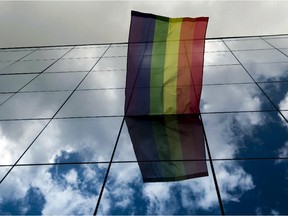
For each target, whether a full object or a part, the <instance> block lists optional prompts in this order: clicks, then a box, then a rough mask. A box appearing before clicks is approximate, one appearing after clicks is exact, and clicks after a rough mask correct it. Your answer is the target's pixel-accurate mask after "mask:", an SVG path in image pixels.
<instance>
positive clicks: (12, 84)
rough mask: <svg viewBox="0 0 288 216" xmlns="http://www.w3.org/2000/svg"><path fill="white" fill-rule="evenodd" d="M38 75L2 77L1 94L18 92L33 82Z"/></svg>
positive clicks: (0, 78)
mask: <svg viewBox="0 0 288 216" xmlns="http://www.w3.org/2000/svg"><path fill="white" fill-rule="evenodd" d="M35 76H36V74H25V75H1V76H0V92H17V91H18V90H19V89H20V88H22V87H23V86H24V85H26V84H27V83H28V82H29V81H31V80H32V79H33V78H34V77H35Z"/></svg>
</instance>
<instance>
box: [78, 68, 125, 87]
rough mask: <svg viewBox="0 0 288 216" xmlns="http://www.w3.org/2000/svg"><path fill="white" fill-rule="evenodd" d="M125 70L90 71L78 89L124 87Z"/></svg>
mask: <svg viewBox="0 0 288 216" xmlns="http://www.w3.org/2000/svg"><path fill="white" fill-rule="evenodd" d="M125 85H126V71H101V72H91V73H90V74H89V75H88V76H87V77H86V78H85V80H84V81H83V82H82V83H81V85H80V86H79V88H78V89H107V88H125Z"/></svg>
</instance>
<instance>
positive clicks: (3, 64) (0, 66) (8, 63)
mask: <svg viewBox="0 0 288 216" xmlns="http://www.w3.org/2000/svg"><path fill="white" fill-rule="evenodd" d="M10 64H13V62H0V73H1V70H4V68H6V67H7V66H8V65H10Z"/></svg>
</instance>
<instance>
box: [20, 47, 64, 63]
mask: <svg viewBox="0 0 288 216" xmlns="http://www.w3.org/2000/svg"><path fill="white" fill-rule="evenodd" d="M68 51H69V49H50V50H49V49H39V50H36V51H35V52H33V53H32V54H30V55H28V56H27V57H25V58H24V59H23V60H43V59H58V58H60V57H61V56H63V55H64V54H65V53H67V52H68Z"/></svg>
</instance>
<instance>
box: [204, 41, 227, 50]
mask: <svg viewBox="0 0 288 216" xmlns="http://www.w3.org/2000/svg"><path fill="white" fill-rule="evenodd" d="M223 51H226V52H227V51H229V50H228V48H227V47H226V46H225V44H224V43H223V42H222V41H221V40H206V41H205V52H223Z"/></svg>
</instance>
